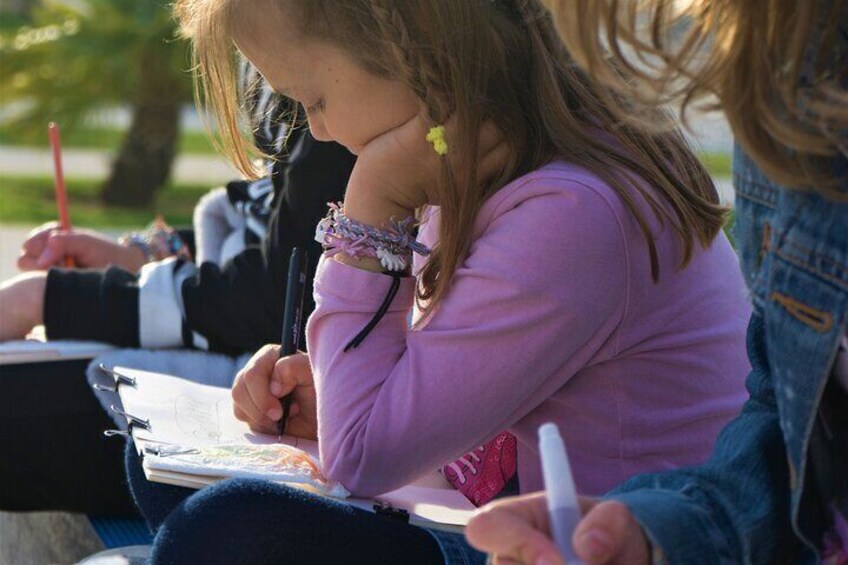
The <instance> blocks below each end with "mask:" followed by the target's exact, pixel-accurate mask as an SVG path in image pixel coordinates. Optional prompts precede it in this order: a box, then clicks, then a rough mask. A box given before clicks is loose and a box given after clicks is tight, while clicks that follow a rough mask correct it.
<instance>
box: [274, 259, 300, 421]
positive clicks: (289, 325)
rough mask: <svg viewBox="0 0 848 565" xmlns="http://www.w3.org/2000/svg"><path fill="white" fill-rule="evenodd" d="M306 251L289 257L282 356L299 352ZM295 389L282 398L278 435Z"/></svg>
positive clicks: (281, 343) (288, 410)
mask: <svg viewBox="0 0 848 565" xmlns="http://www.w3.org/2000/svg"><path fill="white" fill-rule="evenodd" d="M306 259H307V257H306V251H305V250H304V249H301V248H299V247H295V248H294V249H292V254H291V258H290V259H289V276H288V280H287V281H286V306H285V310H284V311H283V336H282V340H281V342H280V346H281V349H280V358H281V359H282V358H283V357H285V356H286V355H292V354H294V353H296V352H297V346H298V344H299V343H300V327H301V320H302V318H303V297H304V294H305V293H306V269H307V261H306ZM293 394H294V391H292V392H290V393H289V394H287V395H285V396H284V397H282V398H281V399H280V405H281V407H282V408H283V417H282V418H280V420H279V421H278V422H277V435H279V436H281V437H282V435H283V433H284V432H285V431H286V422H287V421H288V419H289V412H290V411H291V405H292V396H293Z"/></svg>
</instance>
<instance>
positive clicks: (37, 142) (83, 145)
mask: <svg viewBox="0 0 848 565" xmlns="http://www.w3.org/2000/svg"><path fill="white" fill-rule="evenodd" d="M124 133H125V132H124V130H122V129H118V128H89V127H79V128H73V129H70V128H69V129H64V128H63V129H62V147H73V148H77V149H105V150H109V151H117V149H118V148H119V147H120V145H121V141H122V140H123V138H124ZM0 145H12V146H18V147H42V148H45V149H46V148H47V147H48V142H47V130H46V129H45V130H44V131H43V132H39V133H37V134H30V135H26V134H24V133H22V132H21V131H19V130H16V129H14V128H10V127H8V126H5V125H2V126H0ZM177 152H178V153H186V154H193V155H214V154H216V151H215V148H214V146H213V145H212V142H211V141H210V140H209V137H208V136H207V135H206V132H204V131H186V130H185V129H183V131H181V132H180V139H179V146H178V148H177Z"/></svg>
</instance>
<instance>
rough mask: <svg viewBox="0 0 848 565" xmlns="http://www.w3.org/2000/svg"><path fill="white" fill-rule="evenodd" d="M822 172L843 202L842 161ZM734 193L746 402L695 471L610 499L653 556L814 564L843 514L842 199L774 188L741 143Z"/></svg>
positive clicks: (846, 287)
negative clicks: (837, 511)
mask: <svg viewBox="0 0 848 565" xmlns="http://www.w3.org/2000/svg"><path fill="white" fill-rule="evenodd" d="M826 165H827V166H829V167H832V171H833V173H834V175H835V177H836V178H838V179H841V185H840V188H841V189H842V190H844V191H845V194H846V195H848V158H846V157H845V155H840V156H837V157H835V158H833V159H830V160H829V161H828V162H827V163H826ZM734 185H735V189H736V233H735V235H736V243H737V248H738V251H739V258H740V263H741V267H742V270H743V272H744V275H745V277H746V281H747V283H748V286H749V289H750V293H751V300H752V303H753V307H754V310H753V315H752V317H751V321H750V324H749V327H748V337H747V345H748V355H749V358H750V361H751V365H752V371H751V373H750V374H749V376H748V378H747V381H746V386H747V388H748V392H749V394H750V399H749V400H748V402H747V403H746V404H745V405H744V407H743V410H742V412H741V414H740V415H739V416H738V417H737V418H736V419H735V420H733V421H732V422H731V423H730V424H728V425H727V427H726V428H725V429H724V430H723V431H722V433H721V435H720V436H719V438H718V440H717V443H716V446H715V450H714V452H713V455H712V457H711V458H710V460H709V461H708V462H707V463H705V464H704V465H702V466H700V467H696V468H692V469H683V470H677V471H670V472H665V473H657V474H650V475H642V476H639V477H636V478H634V479H632V480H630V481H628V482H627V483H625V484H624V485H622V486H621V487H619V488H618V489H617V490H616V491H614V492H613V493H611V494H610V495H609V496H610V498H613V499H617V500H620V501H622V502H624V503H625V504H626V505H627V506H628V507H629V508H630V510H631V512H632V513H633V515H634V516H635V517H636V519H637V520H638V521H639V522H640V524H641V525H642V526H643V528H644V530H645V532H646V533H647V535H648V537H649V539H650V540H651V542H652V544H653V547H654V556H655V558H659V559H658V560H659V561H669V562H672V563H687V564H688V563H780V562H786V563H805V562H816V561H818V560H819V559H820V558H821V550H822V546H823V543H824V539H825V536H826V535H827V533H828V531H829V530H830V528H831V527H832V517H833V514H832V511H833V507H834V505H837V504H838V505H840V506H841V510H842V512H845V511H846V509H848V507H846V497H848V395H846V394H845V391H844V390H843V389H842V388H841V387H839V386H838V385H836V383H835V381H834V380H833V379H831V378H830V377H831V370H832V367H833V364H834V360H835V358H836V354H837V350H838V347H839V343H840V340H841V337H842V336H843V335H844V334H845V331H846V324H847V323H848V322H847V321H846V320H848V201H842V202H835V201H829V200H826V199H824V198H822V197H820V196H818V195H817V194H816V193H812V192H799V191H789V190H783V189H781V187H779V186H778V185H775V184H774V183H773V182H771V181H770V180H769V179H768V178H766V177H765V176H764V175H763V174H762V173H761V172H760V171H759V170H758V169H757V167H756V166H755V165H754V164H753V163H752V162H751V160H750V159H749V158H748V157H747V156H746V155H745V154H744V153H742V152H741V151H740V150H739V149H737V151H736V154H735V156H734ZM826 390H827V393H826V392H825V391H826Z"/></svg>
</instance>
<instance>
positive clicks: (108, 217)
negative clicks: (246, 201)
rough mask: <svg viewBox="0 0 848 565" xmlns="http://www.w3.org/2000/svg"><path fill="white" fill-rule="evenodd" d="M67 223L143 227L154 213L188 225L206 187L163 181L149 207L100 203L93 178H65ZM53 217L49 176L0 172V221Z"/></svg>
mask: <svg viewBox="0 0 848 565" xmlns="http://www.w3.org/2000/svg"><path fill="white" fill-rule="evenodd" d="M66 183H67V187H68V202H69V206H70V214H71V223H72V224H73V225H75V226H79V227H89V228H126V229H137V228H141V227H144V226H145V225H147V224H148V223H150V221H151V220H152V219H153V217H154V216H155V215H156V214H157V213H160V214H163V215H164V216H165V220H166V221H167V222H168V223H169V224H171V225H174V226H190V225H191V214H192V210H193V209H194V205H195V204H196V203H197V200H198V199H199V198H200V197H201V196H202V195H203V194H205V193H206V192H207V191H208V190H210V188H212V187H210V186H209V185H208V184H200V185H167V186H165V187H164V188H163V189H162V190H161V191H160V192H159V194H158V195H157V199H156V204H155V205H154V206H153V208H150V209H146V210H145V209H138V208H121V207H117V206H108V207H107V206H104V205H103V204H101V203H100V201H99V200H98V198H97V193H98V191H99V189H100V187H99V182H98V181H96V180H78V179H67V181H66ZM55 219H56V200H55V194H54V192H53V178H52V177H50V176H44V177H18V176H7V175H0V222H2V223H18V224H40V223H42V222H48V221H51V220H55Z"/></svg>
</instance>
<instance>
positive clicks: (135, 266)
mask: <svg viewBox="0 0 848 565" xmlns="http://www.w3.org/2000/svg"><path fill="white" fill-rule="evenodd" d="M147 262H148V258H147V254H146V253H145V252H144V250H143V249H142V248H141V247H139V246H137V245H127V246H125V247H124V261H123V264H122V265H121V267H123V268H124V269H126V270H127V271H129V272H131V273H137V272H138V271H140V270H141V268H142V267H143V266H144V265H145V264H146V263H147Z"/></svg>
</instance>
